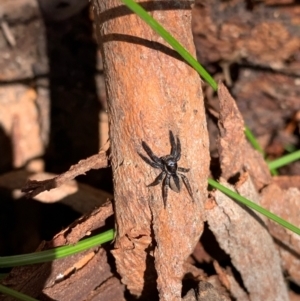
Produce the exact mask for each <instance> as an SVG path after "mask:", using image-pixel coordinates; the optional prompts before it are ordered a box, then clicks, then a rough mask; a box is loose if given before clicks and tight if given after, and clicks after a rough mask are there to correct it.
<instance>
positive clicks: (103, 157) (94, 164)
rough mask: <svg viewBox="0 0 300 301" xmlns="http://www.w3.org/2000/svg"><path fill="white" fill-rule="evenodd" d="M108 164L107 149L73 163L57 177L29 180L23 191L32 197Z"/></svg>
mask: <svg viewBox="0 0 300 301" xmlns="http://www.w3.org/2000/svg"><path fill="white" fill-rule="evenodd" d="M108 165H109V163H108V154H107V151H106V150H102V151H100V152H99V153H98V154H96V155H93V156H91V157H89V158H87V159H84V160H80V161H79V162H78V163H77V164H75V165H72V166H71V167H70V169H69V170H68V171H66V172H64V173H62V174H60V175H59V176H57V177H55V178H52V179H48V180H44V181H36V180H29V181H28V182H27V183H26V185H25V186H24V187H23V188H22V192H25V193H26V197H28V198H32V197H34V196H36V195H38V194H39V193H41V192H43V191H46V190H51V189H53V188H57V187H59V186H61V185H62V184H64V183H66V182H68V181H71V180H73V179H74V178H76V177H77V176H79V175H83V174H85V173H86V172H88V171H89V170H91V169H100V168H105V167H108Z"/></svg>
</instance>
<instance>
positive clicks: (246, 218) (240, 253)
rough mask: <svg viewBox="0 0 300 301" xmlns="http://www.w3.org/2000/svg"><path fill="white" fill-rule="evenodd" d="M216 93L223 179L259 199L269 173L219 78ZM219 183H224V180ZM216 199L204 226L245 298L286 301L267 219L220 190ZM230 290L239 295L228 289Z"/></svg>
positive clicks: (279, 266)
mask: <svg viewBox="0 0 300 301" xmlns="http://www.w3.org/2000/svg"><path fill="white" fill-rule="evenodd" d="M218 96H219V101H220V118H219V122H218V126H219V131H220V139H219V141H218V143H219V146H218V149H219V156H220V166H221V170H222V178H226V180H231V182H234V183H235V184H236V187H235V188H236V190H237V191H238V192H239V193H240V194H241V195H243V196H245V197H246V198H248V199H250V200H252V201H254V202H256V203H259V202H260V199H259V195H258V192H257V191H258V190H259V189H261V188H262V187H264V186H266V185H268V184H269V183H270V182H271V181H272V178H271V176H270V172H269V170H268V167H267V165H266V163H265V162H264V160H263V158H262V156H261V155H260V154H259V153H258V152H257V151H255V150H254V149H252V147H251V146H250V145H249V143H248V142H247V141H246V138H245V135H244V122H243V119H242V116H241V114H240V112H239V110H238V108H237V106H236V104H235V102H234V99H233V98H232V96H231V95H230V93H229V92H228V90H227V89H226V87H225V86H224V85H223V84H221V83H220V84H219V89H218ZM252 180H253V182H252ZM223 184H224V185H226V184H227V183H226V181H223ZM227 185H228V184H227ZM215 202H216V206H215V207H214V208H210V209H209V210H207V214H206V216H207V221H208V224H209V228H210V229H211V231H212V232H213V233H214V235H215V237H216V239H217V241H218V242H219V244H220V246H221V248H222V249H223V250H224V251H225V252H226V253H227V254H228V255H230V257H231V260H232V264H233V265H234V267H235V268H236V269H237V270H238V271H239V273H240V275H241V278H242V280H243V284H244V287H245V288H246V292H247V294H248V297H249V300H253V301H254V300H278V301H279V300H289V298H288V294H287V288H286V285H285V283H284V279H283V274H282V270H281V262H280V258H279V255H278V252H277V250H276V247H275V244H274V242H273V240H272V238H271V236H270V234H269V232H268V230H267V227H266V225H265V223H266V218H264V217H261V216H260V215H258V214H257V213H255V212H253V211H252V210H250V209H246V208H244V207H243V206H240V205H238V204H236V203H235V202H233V201H232V200H231V199H230V198H228V197H227V196H225V195H224V194H223V193H221V192H219V191H216V193H215ZM229 276H230V275H229ZM228 281H229V282H230V279H228ZM231 289H233V288H230V290H231ZM232 294H233V295H234V296H235V297H237V296H238V295H237V294H236V293H235V292H233V291H232ZM239 295H240V294H239ZM238 300H244V297H242V298H241V299H238Z"/></svg>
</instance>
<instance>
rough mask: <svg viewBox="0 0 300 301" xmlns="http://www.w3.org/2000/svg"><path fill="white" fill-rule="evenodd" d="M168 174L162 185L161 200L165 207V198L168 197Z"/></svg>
mask: <svg viewBox="0 0 300 301" xmlns="http://www.w3.org/2000/svg"><path fill="white" fill-rule="evenodd" d="M170 177H171V176H170V175H167V176H166V179H165V182H164V185H163V201H164V206H165V208H166V206H167V199H168V187H169V186H170Z"/></svg>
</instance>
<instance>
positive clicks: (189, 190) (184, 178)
mask: <svg viewBox="0 0 300 301" xmlns="http://www.w3.org/2000/svg"><path fill="white" fill-rule="evenodd" d="M178 175H179V176H180V177H181V179H182V180H183V182H184V185H185V187H186V189H187V190H188V192H189V194H190V196H191V198H192V200H193V201H194V197H193V192H192V188H191V185H190V182H189V180H188V178H187V177H186V176H185V175H183V174H178Z"/></svg>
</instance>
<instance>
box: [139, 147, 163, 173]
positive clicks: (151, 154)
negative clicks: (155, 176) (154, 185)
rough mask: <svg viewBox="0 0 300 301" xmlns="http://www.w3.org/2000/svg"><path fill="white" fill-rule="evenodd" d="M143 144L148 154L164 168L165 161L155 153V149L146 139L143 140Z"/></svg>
mask: <svg viewBox="0 0 300 301" xmlns="http://www.w3.org/2000/svg"><path fill="white" fill-rule="evenodd" d="M142 146H143V149H144V150H145V152H146V153H147V154H148V156H149V157H150V158H151V159H152V160H153V161H154V162H155V163H157V164H158V165H159V166H160V168H163V162H162V160H161V159H160V158H158V157H157V156H156V155H154V153H153V151H152V150H151V148H150V147H149V146H148V144H147V143H146V142H145V141H142Z"/></svg>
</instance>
